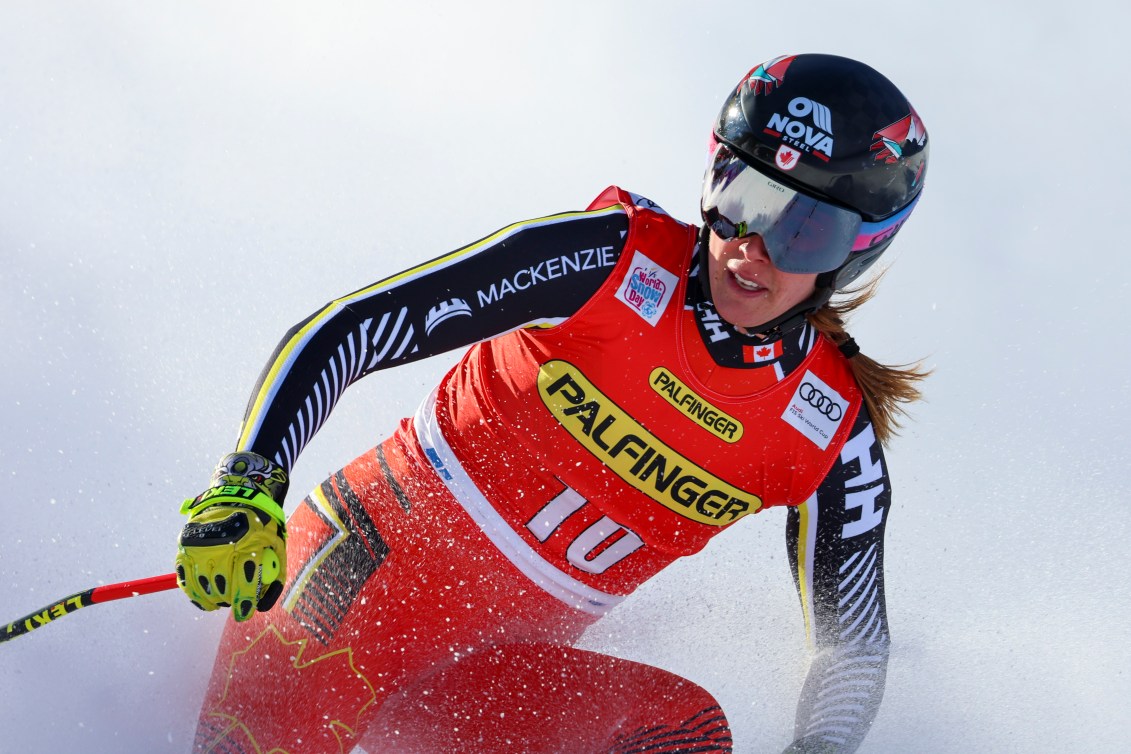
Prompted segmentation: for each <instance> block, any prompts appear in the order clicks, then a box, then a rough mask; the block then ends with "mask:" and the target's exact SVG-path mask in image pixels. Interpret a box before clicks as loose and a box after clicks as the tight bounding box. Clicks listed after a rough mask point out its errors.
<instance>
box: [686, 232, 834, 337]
mask: <svg viewBox="0 0 1131 754" xmlns="http://www.w3.org/2000/svg"><path fill="white" fill-rule="evenodd" d="M708 251H709V252H710V253H709V257H710V262H709V265H710V267H709V272H710V278H711V298H712V300H713V301H714V303H715V310H716V311H718V313H719V316H720V317H722V318H723V319H725V320H726V321H727V322H730V323H731V324H732V325H737V326H738V327H741V328H743V329H747V330H749V331H750V332H757V331H758V326H759V325H763V324H765V323H767V322H769V321H771V320H773V319H775V318H777V317H780V316H781V315H783V314H785V313H786V312H787V311H789V310H790V309H792V308H793V307H794V306H797V305H798V304H800V303H801V302H802V301H804V300H805V299H806V298H808V297H809V296H810V295H811V294H812V293H813V291H814V289H815V288H816V282H817V275H816V273H806V274H794V273H791V272H782V271H781V270H779V269H778V268H776V267H774V265H773V263H771V262H770V258H769V256H767V255H766V246H765V244H764V243H763V242H762V237H761V236H759V235H756V234H755V235H749V236H743V237H741V238H733V239H731V240H729V241H724V240H723V239H721V238H719V237H718V236H716V235H715V234H714V233H713V232H712V233H711V234H710V241H709V242H708Z"/></svg>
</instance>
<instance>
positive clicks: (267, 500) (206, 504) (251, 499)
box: [181, 484, 287, 525]
mask: <svg viewBox="0 0 1131 754" xmlns="http://www.w3.org/2000/svg"><path fill="white" fill-rule="evenodd" d="M213 505H246V506H247V507H249V508H255V509H256V510H258V511H263V512H264V513H266V514H267V515H268V516H270V517H271V518H273V519H275V520H276V521H278V522H279V523H280V524H283V525H285V524H286V521H287V515H286V513H284V512H283V506H281V505H279V504H278V503H277V502H275V500H274V499H273V498H272V497H271V496H270V495H268V494H266V493H264V492H260V491H259V490H257V489H255V488H254V487H243V486H241V485H238V484H225V485H222V486H219V487H213V488H212V489H210V490H206V491H205V492H204V493H202V494H200V495H198V496H197V497H190V498H189V499H187V500H185V501H184V503H182V504H181V513H184V514H185V515H187V516H190V517H191V516H195V515H196V514H197V513H200V512H201V511H202V510H204V509H205V508H210V507H212V506H213Z"/></svg>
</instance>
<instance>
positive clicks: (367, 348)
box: [275, 307, 416, 469]
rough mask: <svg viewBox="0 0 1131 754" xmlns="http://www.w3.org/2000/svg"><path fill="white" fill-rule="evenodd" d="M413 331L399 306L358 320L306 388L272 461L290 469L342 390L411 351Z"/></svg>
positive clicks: (405, 313)
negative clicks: (317, 376) (359, 322)
mask: <svg viewBox="0 0 1131 754" xmlns="http://www.w3.org/2000/svg"><path fill="white" fill-rule="evenodd" d="M414 336H415V330H414V328H413V326H412V323H411V322H410V321H409V319H408V309H407V308H405V307H401V309H400V310H398V311H395V312H386V313H385V314H384V315H382V316H381V317H380V319H378V320H377V321H376V322H374V320H373V318H370V319H366V320H364V321H362V322H361V324H360V325H359V326H358V328H357V329H356V330H355V331H353V332H350V333H348V334H347V335H346V337H345V339H344V340H343V341H342V342H340V343H339V344H338V348H337V351H336V353H334V354H333V356H332V357H331V359H330V361H329V363H328V364H327V365H326V366H325V368H324V369H322V371H321V373H320V374H319V378H318V380H317V381H315V382H314V383H313V384H312V385H311V386H310V387H309V389H308V392H307V394H306V397H305V400H303V401H302V402H301V404H300V406H299V408H298V410H297V411H295V415H294V418H293V419H292V420H291V422H290V423H289V424H288V425H287V431H286V435H285V436H284V437H283V440H282V447H281V448H280V450H279V452H278V454H277V455H276V457H275V461H276V463H278V464H280V465H282V466H283V467H285V468H288V469H289V468H292V467H293V466H294V462H295V459H297V458H298V456H299V454H300V453H302V451H303V448H305V447H306V446H307V444H308V443H309V442H310V440H311V439H312V438H313V437H314V435H315V434H317V432H318V430H320V429H321V428H322V425H323V424H324V423H325V421H326V419H327V418H328V417H329V415H330V412H331V411H333V410H334V406H336V405H337V403H338V400H339V399H340V398H341V397H342V393H343V392H344V391H345V389H346V388H347V387H349V386H350V385H351V384H352V383H353V382H355V381H356V380H358V379H359V378H360V377H362V376H364V375H366V374H368V373H369V372H371V371H373V370H374V369H375V368H377V366H378V365H379V364H381V363H382V362H385V361H388V360H390V359H396V358H399V357H400V356H403V355H404V354H405V353H409V352H411V351H412V350H415V348H416V346H414Z"/></svg>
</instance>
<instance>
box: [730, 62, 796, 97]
mask: <svg viewBox="0 0 1131 754" xmlns="http://www.w3.org/2000/svg"><path fill="white" fill-rule="evenodd" d="M796 57H797V56H796V55H782V56H781V57H780V58H774V59H773V60H771V61H769V62H768V63H762V65H760V66H758V67H757V68H755V69H754V70H752V71H751V72H750V73H748V74H746V79H745V81H744V82H743V83H745V84H746V88H747V90H748V91H749V92H750V93H751V94H753V95H755V96H757V95H759V94H769V93H770V92H772V91H773V90H774V88H775V87H778V86H781V82H782V81H783V80H784V79H785V72H786V70H787V69H788V68H789V64H790V63H792V62H793V59H794V58H796Z"/></svg>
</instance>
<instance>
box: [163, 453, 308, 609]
mask: <svg viewBox="0 0 1131 754" xmlns="http://www.w3.org/2000/svg"><path fill="white" fill-rule="evenodd" d="M212 485H213V486H212V487H211V488H210V489H208V490H207V491H205V492H204V493H202V494H201V495H200V496H198V497H195V498H189V499H188V500H186V501H185V502H184V504H183V505H182V506H181V512H182V513H185V514H187V515H188V516H189V520H188V523H187V524H185V526H184V528H183V529H182V530H181V535H180V539H179V542H178V544H179V547H178V549H177V559H176V567H177V583H178V584H179V585H180V587H181V590H182V591H183V592H184V593H185V594H187V595H188V597H189V599H190V600H192V602H193V604H195V605H196V606H197V607H199V608H200V609H202V610H215V609H217V608H219V607H231V608H232V615H233V616H234V617H235V619H236V620H237V621H244V620H247V619H248V618H250V617H251V616H252V615H253V614H254V613H255V611H256V610H259V611H261V612H262V611H267V610H270V609H271V607H272V606H274V604H275V602H276V601H277V600H278V599H279V595H281V594H282V593H283V584H284V583H285V582H286V578H287V532H286V523H285V521H286V516H285V514H284V513H283V508H282V505H281V502H282V499H283V497H284V496H285V495H286V490H287V474H286V472H285V471H284V470H283V469H282V467H280V466H278V465H277V464H275V463H273V462H271V461H269V460H268V459H266V458H264V457H263V456H260V455H257V454H255V453H249V452H242V453H233V454H231V455H228V456H225V457H224V458H223V459H222V460H221V461H220V464H219V465H218V466H217V468H216V472H215V473H214V474H213V475H212Z"/></svg>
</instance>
